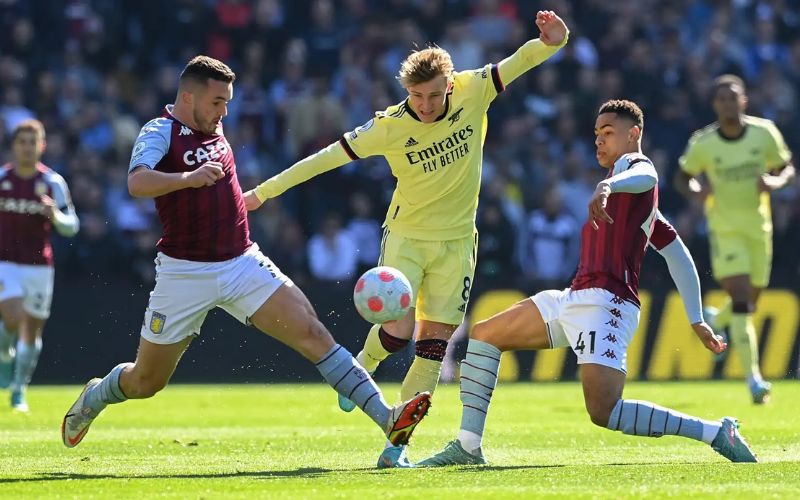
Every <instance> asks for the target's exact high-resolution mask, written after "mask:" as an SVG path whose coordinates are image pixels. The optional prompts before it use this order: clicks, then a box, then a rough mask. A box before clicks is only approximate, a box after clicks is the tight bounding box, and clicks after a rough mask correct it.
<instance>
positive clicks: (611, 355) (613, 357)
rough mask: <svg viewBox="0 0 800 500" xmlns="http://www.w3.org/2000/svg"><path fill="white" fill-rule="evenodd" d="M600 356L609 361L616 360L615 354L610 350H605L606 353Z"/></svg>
mask: <svg viewBox="0 0 800 500" xmlns="http://www.w3.org/2000/svg"><path fill="white" fill-rule="evenodd" d="M602 356H605V357H606V358H609V359H617V353H615V352H614V351H612V350H611V349H606V352H604V353H603V354H602Z"/></svg>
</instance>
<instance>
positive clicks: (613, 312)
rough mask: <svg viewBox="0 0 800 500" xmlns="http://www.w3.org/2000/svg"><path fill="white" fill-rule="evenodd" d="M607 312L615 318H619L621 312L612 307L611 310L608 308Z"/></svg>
mask: <svg viewBox="0 0 800 500" xmlns="http://www.w3.org/2000/svg"><path fill="white" fill-rule="evenodd" d="M608 312H610V313H611V315H612V316H614V317H615V318H621V317H622V313H621V312H620V311H619V309H617V308H614V309H612V310H610V311H608Z"/></svg>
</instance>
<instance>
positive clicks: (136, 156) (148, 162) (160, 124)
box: [128, 118, 172, 172]
mask: <svg viewBox="0 0 800 500" xmlns="http://www.w3.org/2000/svg"><path fill="white" fill-rule="evenodd" d="M171 135H172V121H171V120H168V119H167V118H156V119H155V120H150V121H149V122H147V123H146V124H145V126H144V127H142V130H141V131H140V132H139V137H137V138H136V142H135V143H134V145H133V152H132V153H131V161H130V163H129V164H128V172H130V171H132V170H133V169H134V168H136V167H139V166H144V167H147V168H149V169H153V168H155V167H156V165H157V164H158V162H160V161H161V159H162V158H164V156H165V155H166V154H167V151H169V143H170V138H171Z"/></svg>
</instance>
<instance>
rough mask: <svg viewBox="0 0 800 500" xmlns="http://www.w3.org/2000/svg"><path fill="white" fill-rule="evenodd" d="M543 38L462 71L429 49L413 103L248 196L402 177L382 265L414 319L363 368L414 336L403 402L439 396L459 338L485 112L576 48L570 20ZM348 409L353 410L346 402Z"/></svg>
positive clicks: (413, 67)
mask: <svg viewBox="0 0 800 500" xmlns="http://www.w3.org/2000/svg"><path fill="white" fill-rule="evenodd" d="M535 22H536V26H537V27H538V28H539V31H540V36H539V38H538V39H534V40H530V41H528V42H526V43H525V44H524V45H523V46H522V47H520V48H519V49H518V50H517V51H516V52H515V53H514V54H512V55H511V56H509V57H507V58H506V59H504V60H503V61H501V62H500V63H499V64H487V65H486V66H484V67H483V68H479V69H475V70H469V71H460V72H455V71H454V70H453V63H452V61H451V58H450V55H449V54H448V53H447V51H445V50H443V49H441V48H439V47H435V46H434V47H429V48H426V49H424V50H420V51H415V52H413V53H412V54H411V55H409V56H408V58H406V60H405V61H404V62H403V64H402V66H401V69H400V72H399V75H398V80H399V81H400V83H401V84H402V85H403V87H404V88H405V89H406V90H407V91H408V98H406V99H405V100H403V101H402V102H401V103H399V104H396V105H393V106H390V107H389V108H387V109H386V110H385V111H380V112H377V113H376V114H375V118H374V119H372V120H370V121H368V122H367V123H365V124H364V125H362V126H360V127H358V128H356V129H355V130H354V131H352V132H348V133H346V134H344V136H343V137H342V138H341V139H340V140H339V141H338V142H335V143H333V144H331V145H330V146H328V147H326V148H325V149H322V150H321V151H319V152H317V153H316V154H314V155H311V156H309V157H307V158H305V159H303V160H300V161H299V162H297V163H295V164H294V165H293V166H292V167H291V168H289V169H287V170H285V171H283V172H282V173H280V174H278V175H276V176H274V177H272V178H271V179H269V180H267V181H266V182H264V183H262V184H261V185H259V186H258V187H257V188H255V189H254V190H252V191H249V192H247V193H245V203H246V206H247V209H248V210H254V209H256V208H258V207H259V206H260V205H261V204H262V203H263V202H264V201H266V200H268V199H270V198H274V197H276V196H278V195H280V194H281V193H283V192H284V191H286V190H287V189H289V188H291V187H293V186H296V185H298V184H300V183H302V182H305V181H307V180H308V179H311V178H312V177H314V176H316V175H319V174H321V173H323V172H327V171H329V170H332V169H334V168H337V167H340V166H342V165H345V164H347V163H349V162H350V161H353V160H357V159H359V158H366V157H368V156H373V155H383V156H384V157H385V158H386V160H387V161H388V163H389V166H390V167H391V169H392V174H393V175H394V176H395V177H396V178H397V187H396V188H395V191H394V195H393V197H392V201H391V204H390V205H389V208H388V211H387V214H386V220H385V222H384V233H383V239H382V241H381V253H380V260H379V264H380V265H387V266H391V267H394V268H397V269H399V270H400V271H402V272H403V274H405V276H406V277H407V278H408V279H409V281H410V282H411V286H412V288H413V291H414V296H415V299H416V302H415V307H414V308H413V309H412V310H411V311H409V313H408V315H407V316H406V317H405V318H403V319H400V320H398V321H394V322H388V323H384V324H383V325H374V326H373V327H372V328H371V329H370V331H369V334H368V336H367V339H366V341H365V344H364V348H363V350H362V351H361V352H360V353H359V354H358V356H357V359H358V361H359V362H360V363H361V364H362V366H364V368H366V369H367V371H369V372H374V371H375V370H376V369H377V367H378V364H379V363H380V362H381V361H383V360H384V359H386V358H387V357H388V356H389V354H391V353H393V352H397V351H399V350H401V349H402V348H403V347H405V346H406V345H407V344H408V342H409V340H410V339H411V336H412V335H413V334H414V327H415V321H418V322H419V328H418V333H417V337H416V348H415V351H416V356H415V357H414V361H413V363H412V365H411V367H410V368H409V371H408V373H407V374H406V377H405V380H404V381H403V385H402V389H401V394H400V397H401V398H405V397H406V396H407V395H409V394H410V395H414V394H416V393H418V392H424V391H431V392H433V390H434V389H435V388H436V385H437V383H438V381H439V373H440V371H441V366H442V360H443V358H444V355H445V351H446V349H447V343H448V340H449V339H450V337H451V335H452V334H453V332H454V331H455V329H456V328H457V327H458V325H459V324H460V323H461V322H462V321H463V320H464V315H465V312H466V307H467V302H468V300H469V293H470V289H471V286H472V278H473V274H474V270H475V260H476V252H477V245H478V234H477V231H476V229H475V212H476V210H477V206H478V192H479V190H480V179H481V165H482V161H483V158H482V152H483V143H484V139H485V137H486V130H487V118H486V110H487V109H488V107H489V105H490V104H491V103H492V101H493V100H494V99H495V97H497V95H498V94H499V93H500V92H502V91H503V89H504V88H505V86H506V85H508V84H509V83H511V82H513V81H514V80H516V79H517V78H518V77H520V76H521V75H522V74H524V73H525V72H526V71H528V70H530V69H531V68H533V67H535V66H537V65H539V64H541V63H542V62H544V61H545V60H547V59H548V58H549V57H550V56H552V55H553V54H555V53H556V52H557V51H558V50H559V49H560V48H561V47H563V46H564V45H565V44H566V42H567V35H568V30H567V26H566V25H565V24H564V21H563V20H562V19H561V18H560V17H559V16H557V15H556V14H555V13H554V12H552V11H540V12H538V13H537V15H536V21H535ZM339 405H340V407H341V408H342V409H343V410H345V411H350V410H351V409H352V404H351V403H350V402H349V401H347V400H346V399H344V398H340V400H339ZM408 465H409V463H408V460H407V458H406V457H405V450H404V448H403V447H393V446H387V448H386V449H385V450H384V452H383V453H382V454H381V457H380V459H379V460H378V467H402V466H408Z"/></svg>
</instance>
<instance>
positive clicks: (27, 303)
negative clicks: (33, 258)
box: [21, 266, 54, 320]
mask: <svg viewBox="0 0 800 500" xmlns="http://www.w3.org/2000/svg"><path fill="white" fill-rule="evenodd" d="M21 274H22V288H23V289H24V290H25V298H24V299H23V307H24V308H25V312H26V313H27V314H28V315H30V316H32V317H34V318H38V319H42V320H44V319H47V318H49V317H50V305H51V304H52V302H53V278H54V270H53V268H52V267H50V266H21Z"/></svg>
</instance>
